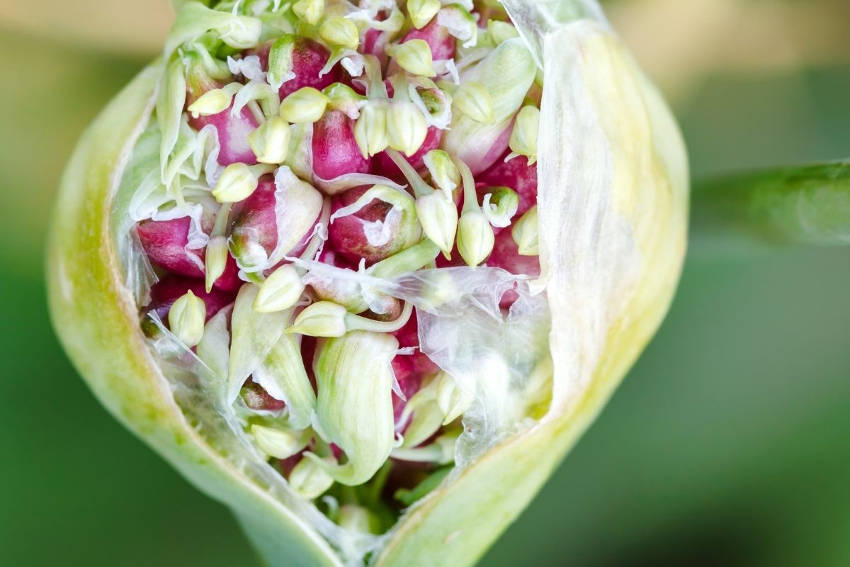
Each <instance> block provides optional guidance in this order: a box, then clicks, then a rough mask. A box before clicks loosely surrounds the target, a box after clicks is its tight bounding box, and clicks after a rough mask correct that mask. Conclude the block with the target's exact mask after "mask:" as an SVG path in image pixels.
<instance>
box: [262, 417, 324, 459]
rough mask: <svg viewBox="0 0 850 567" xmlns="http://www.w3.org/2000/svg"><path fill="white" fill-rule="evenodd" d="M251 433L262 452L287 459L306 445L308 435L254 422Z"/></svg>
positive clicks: (308, 438)
mask: <svg viewBox="0 0 850 567" xmlns="http://www.w3.org/2000/svg"><path fill="white" fill-rule="evenodd" d="M250 431H251V435H253V436H254V440H255V441H256V442H257V447H259V448H260V450H261V451H262V452H264V453H265V454H267V455H269V456H270V457H274V458H276V459H288V458H289V457H291V456H292V455H294V454H296V453H298V451H300V450H301V449H303V448H304V447H306V446H307V442H308V441H309V440H310V437H309V435H305V433H304V432H294V431H287V430H286V429H282V428H280V427H266V426H265V425H259V424H254V425H252V426H251V427H250Z"/></svg>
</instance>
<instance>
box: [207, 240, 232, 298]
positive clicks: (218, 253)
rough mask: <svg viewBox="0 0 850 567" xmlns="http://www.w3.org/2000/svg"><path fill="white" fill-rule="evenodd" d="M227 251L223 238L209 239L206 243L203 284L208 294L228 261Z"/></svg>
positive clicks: (225, 241)
mask: <svg viewBox="0 0 850 567" xmlns="http://www.w3.org/2000/svg"><path fill="white" fill-rule="evenodd" d="M229 257H230V256H229V254H228V250H227V239H226V238H224V237H223V236H216V237H213V238H210V241H209V242H208V243H207V251H206V257H205V258H204V263H205V268H206V269H205V270H204V283H205V285H206V290H207V292H209V291H210V290H211V289H212V288H213V286H214V285H215V283H216V282H217V281H218V279H219V278H220V277H221V276H222V274H224V270H225V268H226V267H227V261H228V259H229Z"/></svg>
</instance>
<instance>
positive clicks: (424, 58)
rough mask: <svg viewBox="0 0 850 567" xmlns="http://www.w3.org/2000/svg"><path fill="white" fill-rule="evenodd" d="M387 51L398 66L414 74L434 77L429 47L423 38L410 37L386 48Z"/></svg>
mask: <svg viewBox="0 0 850 567" xmlns="http://www.w3.org/2000/svg"><path fill="white" fill-rule="evenodd" d="M387 53H389V54H390V56H392V57H393V59H395V61H396V63H398V65H399V67H401V68H402V69H404V70H405V71H407V72H408V73H412V74H414V75H422V76H424V77H434V76H436V75H437V73H436V72H435V71H434V61H433V60H432V57H431V48H430V47H429V46H428V44H427V43H426V42H425V40H424V39H411V40H408V41H405V42H404V43H402V44H399V45H395V46H392V47H388V48H387Z"/></svg>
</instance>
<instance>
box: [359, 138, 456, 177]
mask: <svg viewBox="0 0 850 567" xmlns="http://www.w3.org/2000/svg"><path fill="white" fill-rule="evenodd" d="M442 139H443V131H442V130H440V129H439V128H437V127H435V126H431V127H429V128H428V133H427V134H426V135H425V141H424V142H422V145H421V146H420V147H419V149H418V150H416V152H415V153H414V154H413V155H412V156H410V157H407V156H404V155H403V154H402V157H404V159H406V160H407V162H408V163H409V164H410V165H412V166H413V169H415V170H417V171H421V170H422V168H423V167H425V162H424V159H425V154H427V153H428V152H430V151H431V150H435V149H437V148H439V147H440V141H441V140H442ZM374 169H375V173H377V174H378V175H383V176H384V177H389V178H390V179H392V180H393V181H395V182H397V183H405V178H404V174H402V172H401V170H400V169H399V168H398V166H397V165H396V164H395V163H394V162H393V160H392V159H390V156H388V155H387V152H385V151H384V152H381V153H379V154H378V155H376V156H375V165H374Z"/></svg>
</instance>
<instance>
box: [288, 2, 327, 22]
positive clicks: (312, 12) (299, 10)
mask: <svg viewBox="0 0 850 567" xmlns="http://www.w3.org/2000/svg"><path fill="white" fill-rule="evenodd" d="M324 11H325V0H298V2H296V3H295V4H293V5H292V12H293V13H294V14H295V15H296V16H298V17H299V18H301V19H302V20H304V21H305V22H307V23H308V24H310V25H311V26H315V25H316V24H317V23H318V22H319V18H321V17H322V13H323V12H324Z"/></svg>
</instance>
